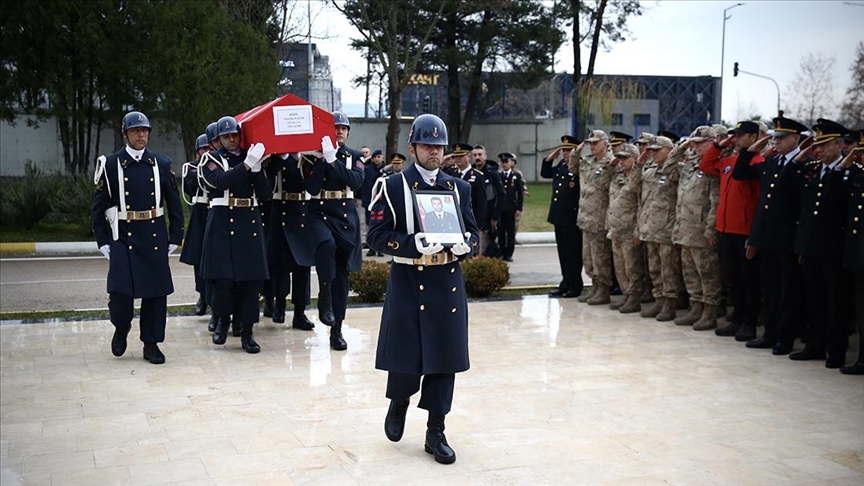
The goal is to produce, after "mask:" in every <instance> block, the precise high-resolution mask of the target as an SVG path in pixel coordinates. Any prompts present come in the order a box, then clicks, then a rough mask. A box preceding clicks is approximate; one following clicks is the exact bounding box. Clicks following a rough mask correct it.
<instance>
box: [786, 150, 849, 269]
mask: <svg viewBox="0 0 864 486" xmlns="http://www.w3.org/2000/svg"><path fill="white" fill-rule="evenodd" d="M822 166H823V164H822V163H821V162H819V161H818V160H814V161H811V162H809V163H807V164H806V165H804V166H803V167H801V170H800V173H799V175H798V178H799V187H800V191H801V192H800V197H801V215H800V217H799V224H800V226H799V227H798V232H797V233H796V235H795V253H796V254H798V255H801V256H804V257H810V258H824V259H831V260H841V259H842V258H843V239H844V236H845V235H844V227H845V225H846V197H845V196H846V193H845V192H844V191H828V190H827V187H826V185H827V183H828V180H829V179H830V178H831V173H832V172H836V171H834V170H833V169H832V170H829V171H828V174H826V176H825V178H824V179H823V178H821V177H820V176H821V172H822Z"/></svg>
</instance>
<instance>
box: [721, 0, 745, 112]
mask: <svg viewBox="0 0 864 486" xmlns="http://www.w3.org/2000/svg"><path fill="white" fill-rule="evenodd" d="M742 5H744V4H743V3H736V4H735V5H732V6H731V7H726V8H725V9H723V39H722V40H721V41H720V44H721V45H720V102H721V103H722V102H723V71H724V68H725V65H724V62H725V60H726V21H727V20H729V19H731V18H732V16H731V15H726V12H728V11H730V10H732V9H733V8H735V7H740V6H742ZM720 113H721V116H720V119H721V120H722V119H723V116H722V113H723V110H722V109H721V110H720Z"/></svg>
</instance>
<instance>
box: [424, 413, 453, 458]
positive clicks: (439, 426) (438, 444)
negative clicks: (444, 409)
mask: <svg viewBox="0 0 864 486" xmlns="http://www.w3.org/2000/svg"><path fill="white" fill-rule="evenodd" d="M423 450H425V451H426V452H427V453H429V454H432V455H434V456H435V462H438V463H441V464H453V463H454V462H455V461H456V453H455V452H453V449H452V448H451V447H450V445H449V444H448V443H447V437H445V436H444V416H443V415H439V414H437V413H432V412H429V420H428V421H427V422H426V443H425V444H424V445H423Z"/></svg>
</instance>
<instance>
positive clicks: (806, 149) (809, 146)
mask: <svg viewBox="0 0 864 486" xmlns="http://www.w3.org/2000/svg"><path fill="white" fill-rule="evenodd" d="M798 147H799V148H801V151H800V152H798V155H796V156H795V158H794V159H792V161H793V162H795V163H796V164H800V163H801V162H804V161H805V160H807V158H808V157H810V153H811V152H813V136H812V135H811V136H809V137H807V138H805V139H804V141H803V142H801V145H799V146H798Z"/></svg>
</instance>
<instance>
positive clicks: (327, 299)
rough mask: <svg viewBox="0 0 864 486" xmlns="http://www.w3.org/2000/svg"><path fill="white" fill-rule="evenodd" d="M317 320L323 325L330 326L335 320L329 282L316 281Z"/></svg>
mask: <svg viewBox="0 0 864 486" xmlns="http://www.w3.org/2000/svg"><path fill="white" fill-rule="evenodd" d="M318 320H319V321H321V323H322V324H324V325H325V326H332V325H333V323H334V322H336V316H335V315H334V314H333V298H332V295H331V290H330V282H322V281H319V282H318Z"/></svg>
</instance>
